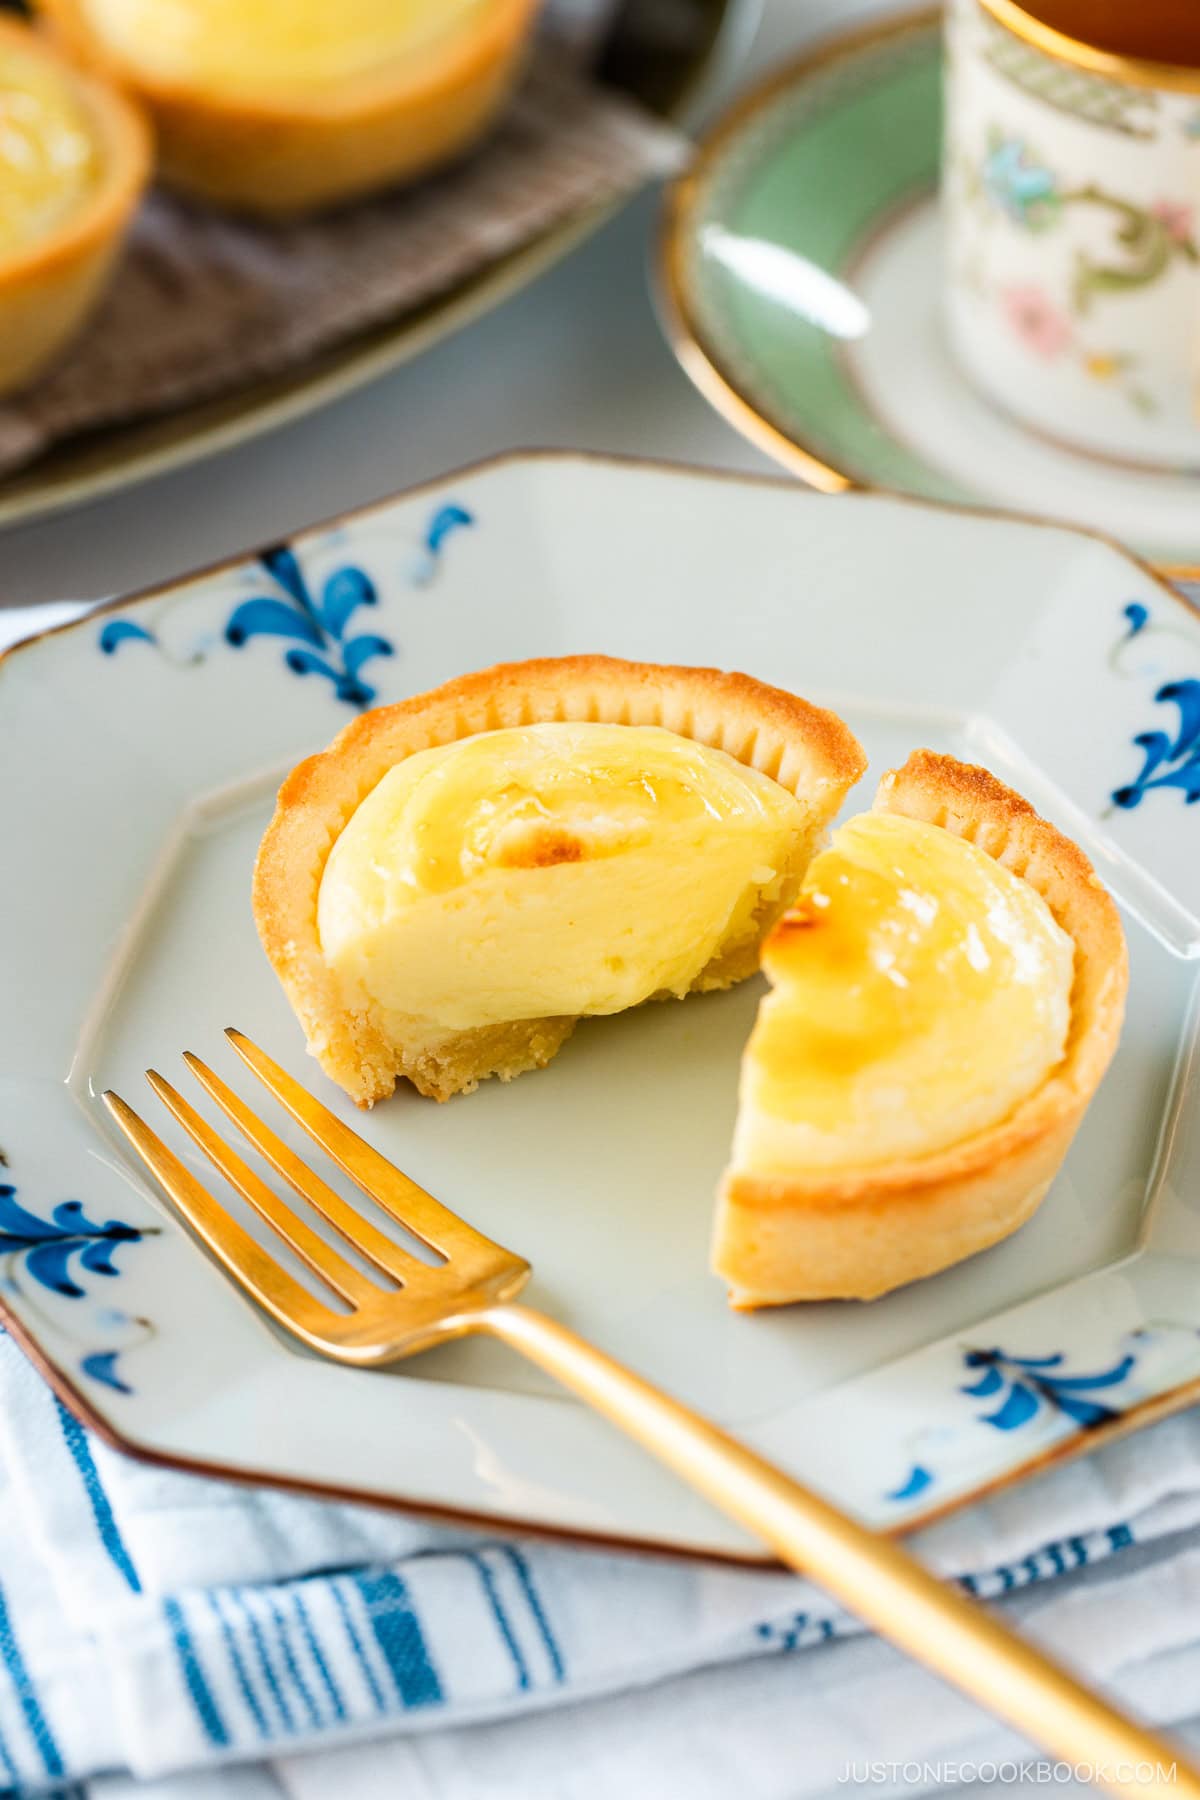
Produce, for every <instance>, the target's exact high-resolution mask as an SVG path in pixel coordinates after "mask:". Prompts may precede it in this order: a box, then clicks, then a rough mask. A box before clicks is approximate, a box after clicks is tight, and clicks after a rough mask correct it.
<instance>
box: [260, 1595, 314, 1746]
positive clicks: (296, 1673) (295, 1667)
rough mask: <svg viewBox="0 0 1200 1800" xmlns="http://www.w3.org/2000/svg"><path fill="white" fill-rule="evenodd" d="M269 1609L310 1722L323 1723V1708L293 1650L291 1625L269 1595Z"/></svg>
mask: <svg viewBox="0 0 1200 1800" xmlns="http://www.w3.org/2000/svg"><path fill="white" fill-rule="evenodd" d="M267 1610H268V1611H269V1612H270V1614H271V1619H272V1622H273V1624H274V1626H275V1636H276V1637H277V1639H278V1640H279V1648H280V1649H281V1650H282V1651H283V1666H284V1668H285V1669H286V1670H287V1672H288V1674H289V1676H290V1677H291V1682H292V1686H293V1687H294V1688H295V1690H296V1692H297V1693H298V1694H299V1696H300V1698H301V1700H303V1702H304V1710H305V1712H306V1713H307V1714H308V1720H309V1724H310V1725H319V1724H320V1723H321V1709H320V1707H319V1706H318V1705H317V1703H316V1701H315V1700H314V1699H313V1697H312V1694H311V1692H310V1691H309V1686H308V1683H307V1681H305V1679H304V1677H303V1675H302V1674H301V1673H300V1664H299V1663H298V1662H297V1661H296V1658H295V1655H294V1653H293V1651H292V1633H291V1626H290V1625H289V1623H288V1621H287V1620H286V1619H285V1618H284V1616H283V1614H282V1613H281V1612H280V1610H279V1608H278V1607H277V1606H276V1604H275V1602H274V1600H272V1599H270V1598H269V1597H268V1599H267Z"/></svg>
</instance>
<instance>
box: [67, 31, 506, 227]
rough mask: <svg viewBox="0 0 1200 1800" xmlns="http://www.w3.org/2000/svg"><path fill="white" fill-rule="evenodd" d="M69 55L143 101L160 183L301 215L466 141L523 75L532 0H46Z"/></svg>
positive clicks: (408, 175) (237, 205)
mask: <svg viewBox="0 0 1200 1800" xmlns="http://www.w3.org/2000/svg"><path fill="white" fill-rule="evenodd" d="M39 6H40V10H41V11H42V12H43V13H44V14H45V15H46V17H47V18H48V19H50V20H51V21H52V22H53V24H54V27H55V29H56V31H57V32H58V33H59V34H60V36H61V38H62V41H63V43H64V44H65V45H66V46H67V47H68V48H69V49H70V50H71V52H72V53H73V54H74V55H76V56H78V57H80V58H81V59H83V60H86V61H88V62H90V63H92V64H94V65H95V66H97V67H99V68H101V69H103V70H104V71H106V73H108V74H109V75H110V76H111V77H112V78H113V79H114V80H116V81H118V82H120V83H121V84H122V85H123V86H125V87H126V88H127V89H128V90H129V91H130V92H132V93H133V94H135V95H136V96H137V97H138V98H139V99H141V100H142V101H143V102H144V103H145V105H146V106H147V108H148V109H149V111H150V113H151V115H152V116H153V119H154V122H155V126H156V129H157V133H158V141H159V155H160V165H161V173H162V175H163V178H164V180H166V181H168V182H169V183H170V184H172V185H173V186H175V187H178V188H180V189H181V190H183V191H184V192H187V193H192V194H196V195H198V196H200V197H202V198H204V199H206V200H210V201H213V202H215V203H216V204H218V205H222V206H227V207H231V208H234V209H235V210H245V211H247V212H253V213H259V214H264V215H277V216H287V215H290V214H296V213H303V212H307V211H312V210H316V209H319V208H322V207H327V206H332V205H335V204H337V203H338V202H341V201H345V200H350V199H353V198H356V197H358V196H360V195H364V194H368V193H372V192H374V191H376V190H378V189H380V188H384V187H388V186H391V185H393V184H395V183H398V182H401V181H407V180H410V179H412V178H414V177H416V176H418V175H422V174H425V173H427V172H428V171H429V170H431V169H435V168H437V167H438V166H439V165H441V164H442V163H445V162H448V161H450V160H451V159H452V158H454V157H456V156H458V155H460V154H461V153H463V152H464V151H466V150H467V149H469V148H470V146H471V145H472V144H473V143H474V142H475V141H476V139H478V138H479V137H480V136H481V135H482V133H483V132H484V131H485V130H486V129H487V127H488V126H489V124H490V123H491V122H492V120H493V118H494V117H495V116H496V114H497V112H498V111H499V109H500V107H501V106H502V105H503V103H504V101H505V99H506V98H507V96H508V94H509V92H510V91H511V88H512V84H513V81H514V80H515V77H516V74H517V72H518V69H519V66H520V61H521V55H522V52H523V50H524V47H525V43H526V39H527V37H528V34H529V30H530V28H531V26H532V22H533V18H534V14H535V12H536V6H537V0H443V3H442V4H437V3H436V0H395V3H394V4H388V0H344V3H343V4H340V5H333V6H330V5H325V4H321V3H320V0H253V3H249V0H39Z"/></svg>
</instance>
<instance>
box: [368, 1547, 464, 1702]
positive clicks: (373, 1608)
mask: <svg viewBox="0 0 1200 1800" xmlns="http://www.w3.org/2000/svg"><path fill="white" fill-rule="evenodd" d="M353 1581H354V1585H355V1587H356V1588H357V1589H358V1591H359V1593H360V1594H361V1595H362V1600H363V1605H364V1606H365V1607H366V1609H367V1618H368V1619H369V1620H370V1624H371V1630H372V1631H373V1632H374V1633H375V1641H376V1643H377V1644H378V1645H379V1648H380V1650H381V1651H382V1652H383V1656H384V1660H385V1661H386V1663H387V1666H388V1670H389V1672H390V1674H391V1677H392V1680H393V1681H394V1682H395V1684H396V1692H397V1693H398V1694H399V1696H400V1698H401V1700H403V1702H404V1704H405V1706H436V1705H437V1704H438V1703H439V1702H440V1701H441V1700H442V1699H443V1698H444V1696H443V1694H442V1684H441V1682H440V1681H439V1680H438V1674H437V1670H436V1669H435V1668H434V1666H433V1662H432V1660H431V1659H430V1655H429V1646H428V1645H427V1644H426V1642H425V1635H424V1633H423V1632H422V1630H421V1623H420V1620H419V1619H418V1618H417V1615H416V1613H415V1612H414V1610H413V1606H412V1601H411V1600H410V1598H409V1593H408V1588H407V1587H406V1586H405V1584H404V1582H403V1581H402V1580H401V1579H400V1577H399V1575H397V1574H396V1573H395V1572H394V1571H393V1570H391V1569H369V1570H365V1571H364V1572H363V1573H361V1574H356V1575H355V1576H354V1577H353Z"/></svg>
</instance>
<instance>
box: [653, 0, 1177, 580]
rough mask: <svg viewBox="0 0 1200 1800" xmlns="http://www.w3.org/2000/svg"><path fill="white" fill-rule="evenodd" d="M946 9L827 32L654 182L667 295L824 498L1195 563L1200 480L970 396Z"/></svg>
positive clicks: (698, 345) (724, 406)
mask: <svg viewBox="0 0 1200 1800" xmlns="http://www.w3.org/2000/svg"><path fill="white" fill-rule="evenodd" d="M941 74H942V70H941V34H940V14H939V13H938V12H935V11H932V10H923V11H921V12H919V13H910V14H907V15H904V16H902V17H901V18H899V19H896V18H892V19H889V20H888V21H886V22H885V23H883V24H879V23H875V24H872V25H870V26H868V27H867V28H866V29H865V30H864V29H859V30H857V31H853V32H849V33H846V34H843V35H839V36H838V37H836V38H832V39H828V40H826V41H825V42H824V43H823V44H821V45H819V46H818V47H817V49H816V50H815V51H813V52H810V53H809V54H808V55H806V56H804V57H803V58H801V59H800V60H799V61H797V62H792V63H790V64H788V65H787V66H786V67H784V68H782V69H780V70H778V71H777V72H776V73H775V74H774V75H772V76H771V77H770V78H769V79H768V80H767V81H766V82H765V83H764V84H762V85H760V86H759V87H757V88H755V89H754V90H753V91H752V92H751V93H749V94H748V95H747V96H745V97H744V98H743V99H742V100H741V101H740V102H739V103H737V104H736V105H735V106H734V108H733V109H732V111H731V112H729V113H727V114H726V115H725V117H724V118H723V119H722V120H721V121H719V122H718V124H717V125H716V126H715V128H714V129H713V130H712V131H711V132H710V133H709V135H708V136H707V138H706V139H704V140H703V141H702V143H701V145H700V148H699V151H698V153H697V156H696V159H695V161H694V162H693V164H692V166H691V168H690V170H689V171H688V173H687V174H686V175H685V176H683V177H682V178H681V179H680V180H678V181H677V182H675V183H674V184H673V185H672V187H671V188H670V189H669V190H668V194H667V200H666V211H665V218H664V228H663V235H662V244H661V261H660V288H661V294H662V299H663V310H664V315H665V321H666V326H667V330H668V333H669V335H670V337H671V340H672V342H673V345H674V347H675V350H676V353H677V355H678V357H679V359H680V362H681V363H682V365H683V367H684V369H685V370H686V371H687V373H688V374H689V375H690V376H691V378H692V380H693V381H694V382H695V383H696V385H697V386H698V387H699V388H700V390H701V391H702V392H703V393H704V394H705V395H706V396H707V397H708V399H709V400H710V401H712V403H713V404H714V406H716V408H717V409H718V411H720V412H722V413H724V415H725V416H726V417H727V418H728V419H729V420H730V422H731V423H732V424H734V425H736V426H737V428H738V429H739V430H740V431H741V432H743V433H744V435H745V436H747V437H748V438H750V439H751V440H752V441H754V442H755V443H757V444H758V445H759V446H760V447H761V448H762V449H764V450H765V451H766V452H767V453H768V454H769V455H771V456H773V457H775V458H776V459H777V460H778V461H779V462H781V463H782V464H784V466H785V467H787V468H790V469H792V470H794V471H795V472H796V473H797V474H798V475H800V476H801V477H802V478H803V479H804V480H805V481H807V482H809V483H810V485H812V486H813V487H816V488H819V489H821V490H823V491H824V492H827V493H833V492H838V491H839V490H841V489H843V488H845V487H848V486H851V485H860V486H869V487H884V488H889V489H893V490H898V491H900V492H902V493H906V494H912V495H915V496H918V497H920V498H922V499H927V500H940V501H948V502H950V503H952V504H953V503H957V504H970V505H974V506H979V505H981V504H982V505H985V506H995V507H1002V508H1004V509H1005V510H1008V511H1013V512H1021V513H1026V514H1033V515H1035V516H1038V517H1047V518H1055V519H1061V520H1068V521H1070V522H1071V523H1073V524H1077V525H1084V526H1088V527H1091V528H1092V529H1100V530H1103V531H1106V532H1109V533H1112V534H1113V535H1114V536H1117V537H1119V538H1121V539H1123V540H1124V541H1126V542H1128V543H1130V544H1131V545H1133V546H1134V547H1135V548H1137V549H1138V550H1140V551H1142V552H1143V553H1144V554H1146V555H1147V556H1150V557H1153V558H1154V559H1155V560H1157V561H1159V562H1162V563H1168V564H1192V563H1195V562H1197V561H1200V508H1198V507H1197V500H1198V498H1200V481H1198V479H1197V476H1196V475H1195V474H1183V473H1181V474H1163V473H1157V472H1154V471H1150V470H1146V469H1144V468H1138V467H1135V466H1133V465H1132V464H1129V465H1126V464H1123V463H1120V462H1117V461H1106V460H1104V459H1101V458H1098V457H1094V456H1089V455H1087V454H1085V453H1083V452H1080V451H1076V450H1071V449H1068V448H1066V447H1065V446H1063V445H1061V444H1058V443H1054V442H1051V441H1050V440H1049V439H1047V438H1044V437H1039V436H1036V435H1033V434H1032V433H1030V432H1029V431H1028V430H1027V429H1026V428H1025V427H1023V426H1021V425H1019V424H1017V423H1016V422H1015V420H1012V419H1009V418H1007V417H1005V416H1004V414H1003V413H1002V412H1000V411H998V410H997V409H996V408H995V407H994V406H993V405H992V404H991V402H989V401H987V400H985V399H984V398H982V396H980V395H979V394H977V393H976V391H975V390H974V388H973V387H971V385H970V384H969V382H968V381H967V379H966V377H965V376H964V375H963V374H962V373H961V372H960V371H959V369H958V367H957V365H956V364H955V363H954V361H953V360H952V358H951V354H950V350H949V346H948V344H947V342H946V340H945V333H944V332H943V329H942V321H941V316H940V281H941V268H942V258H941V244H940V238H939V220H938V213H937V206H936V185H937V178H938V161H939V153H940V133H941Z"/></svg>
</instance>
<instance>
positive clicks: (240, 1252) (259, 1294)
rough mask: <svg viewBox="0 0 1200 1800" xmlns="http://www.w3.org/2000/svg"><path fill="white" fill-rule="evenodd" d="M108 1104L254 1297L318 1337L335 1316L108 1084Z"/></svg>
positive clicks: (148, 1162)
mask: <svg viewBox="0 0 1200 1800" xmlns="http://www.w3.org/2000/svg"><path fill="white" fill-rule="evenodd" d="M104 1104H105V1105H106V1106H107V1108H108V1110H109V1112H110V1113H111V1114H112V1116H113V1118H114V1119H115V1121H116V1123H117V1124H118V1125H119V1126H120V1128H121V1130H122V1131H123V1132H124V1134H125V1136H126V1137H127V1138H128V1140H129V1142H130V1144H131V1145H132V1147H133V1149H134V1150H135V1151H136V1153H137V1155H138V1156H140V1157H141V1159H142V1161H143V1162H144V1163H145V1165H146V1167H147V1168H148V1169H149V1170H150V1173H151V1174H152V1175H153V1176H154V1177H155V1179H156V1181H158V1183H159V1184H160V1186H161V1187H163V1188H164V1189H165V1190H166V1192H167V1193H168V1194H169V1195H170V1197H171V1200H172V1202H173V1203H174V1205H175V1207H176V1208H177V1210H178V1211H179V1212H180V1213H181V1214H182V1215H183V1217H184V1218H185V1219H186V1220H187V1222H188V1224H189V1225H190V1226H191V1227H192V1229H193V1230H194V1231H195V1232H196V1233H197V1234H198V1235H199V1236H200V1237H201V1238H203V1240H204V1242H205V1243H206V1244H207V1245H208V1247H209V1249H210V1250H211V1251H212V1253H213V1255H214V1256H215V1257H216V1259H217V1261H218V1262H219V1263H220V1264H221V1265H222V1267H223V1268H224V1269H225V1270H226V1271H227V1273H228V1274H229V1275H231V1276H232V1277H233V1280H234V1281H235V1282H236V1283H237V1285H238V1286H239V1287H241V1288H244V1289H245V1291H246V1292H247V1293H248V1294H249V1295H250V1297H251V1299H252V1300H257V1301H258V1303H259V1305H260V1306H263V1307H265V1308H266V1310H267V1311H268V1312H269V1313H270V1314H271V1315H272V1316H273V1317H274V1318H276V1319H278V1320H279V1322H280V1324H281V1325H286V1326H288V1327H289V1328H290V1329H291V1330H293V1331H295V1330H297V1329H299V1330H301V1331H302V1332H303V1331H305V1330H307V1331H309V1332H310V1333H311V1334H312V1335H314V1336H319V1335H320V1333H321V1330H322V1327H323V1326H328V1325H334V1324H336V1322H337V1320H336V1315H335V1314H334V1313H333V1312H332V1311H331V1310H330V1309H329V1308H328V1307H325V1306H322V1305H321V1304H320V1302H319V1301H317V1300H314V1299H313V1296H312V1295H311V1294H310V1293H309V1292H308V1290H307V1289H306V1288H302V1287H301V1286H300V1283H299V1282H298V1281H293V1279H292V1277H291V1276H290V1275H289V1274H288V1273H287V1271H286V1270H285V1269H281V1268H280V1267H279V1265H278V1263H276V1262H274V1261H273V1260H272V1258H271V1257H270V1256H268V1255H267V1252H266V1251H265V1250H264V1249H263V1248H262V1245H261V1244H257V1243H255V1241H254V1239H253V1238H252V1237H251V1236H250V1233H249V1232H248V1231H244V1230H243V1229H242V1227H241V1226H240V1225H239V1224H238V1222H237V1220H236V1219H232V1218H230V1216H229V1214H228V1213H227V1212H226V1211H225V1208H224V1207H223V1206H221V1205H220V1204H219V1202H218V1201H216V1200H214V1199H213V1197H212V1195H211V1194H210V1193H209V1192H208V1190H207V1189H206V1188H203V1187H201V1185H200V1183H199V1182H198V1181H197V1180H196V1177H195V1176H194V1175H193V1174H192V1173H191V1172H190V1170H188V1169H185V1168H184V1166H183V1164H182V1163H181V1162H180V1161H179V1158H178V1157H177V1156H175V1155H173V1154H172V1152H171V1151H170V1150H168V1149H167V1146H166V1145H165V1144H164V1143H163V1141H162V1139H161V1138H158V1137H156V1136H155V1134H154V1132H152V1131H151V1129H150V1127H149V1126H148V1125H147V1124H146V1122H145V1120H144V1119H141V1118H139V1116H138V1114H137V1113H135V1112H134V1110H133V1108H132V1107H131V1106H129V1105H128V1104H127V1103H126V1102H125V1101H124V1100H122V1098H121V1096H120V1095H119V1094H114V1093H113V1091H112V1089H111V1088H110V1089H109V1090H108V1091H107V1092H106V1093H105V1095H104Z"/></svg>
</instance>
